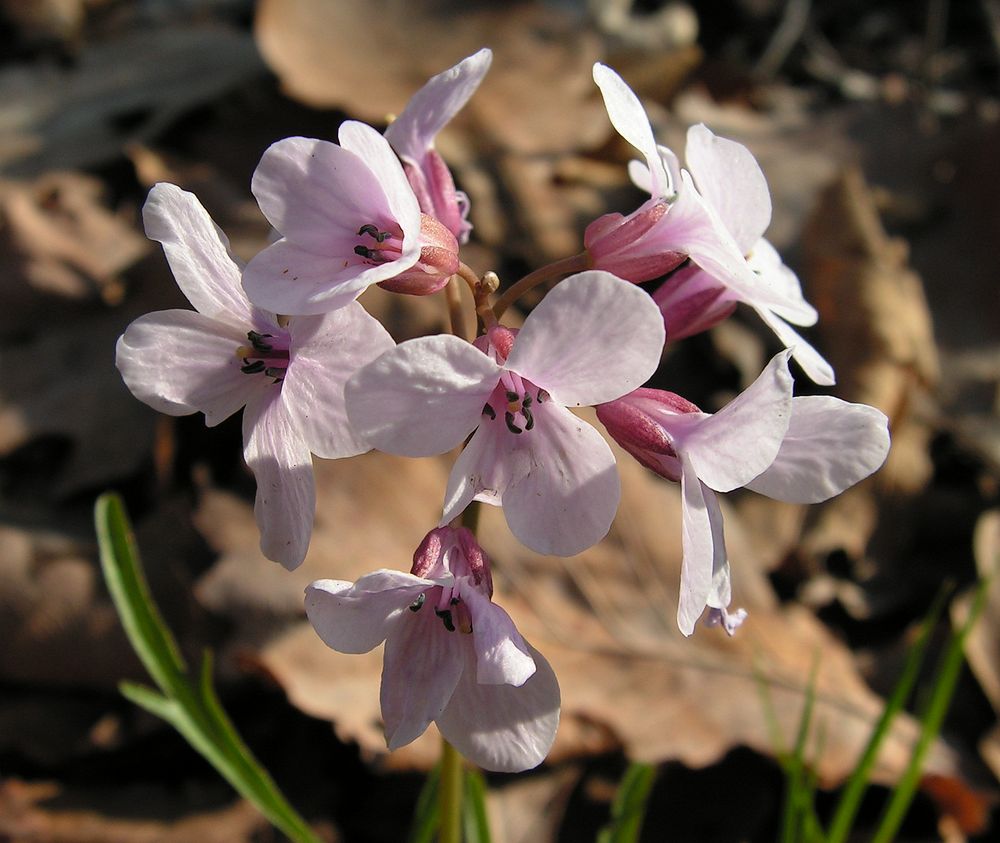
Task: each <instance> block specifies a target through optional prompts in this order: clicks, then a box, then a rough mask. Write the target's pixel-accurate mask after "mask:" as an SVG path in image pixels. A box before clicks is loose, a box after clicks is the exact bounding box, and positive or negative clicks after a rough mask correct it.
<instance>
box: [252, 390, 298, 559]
mask: <svg viewBox="0 0 1000 843" xmlns="http://www.w3.org/2000/svg"><path fill="white" fill-rule="evenodd" d="M243 456H244V458H245V459H246V462H247V465H248V466H250V470H251V471H252V472H253V474H254V477H255V478H256V479H257V499H256V501H255V503H254V508H253V511H254V516H255V517H256V519H257V527H258V528H259V529H260V550H261V553H263V554H264V555H265V556H266V557H267V558H268V559H272V560H274V561H275V562H280V563H281V564H282V565H284V566H285V567H286V568H288V570H292V569H293V568H297V567H298V566H299V565H300V564H302V560H303V559H305V556H306V550H308V548H309V537H310V535H311V533H312V525H313V515H314V513H315V511H316V487H315V484H314V482H313V470H312V457H311V456H310V454H309V448H308V447H307V446H306V444H305V442H303V441H302V438H301V437H300V435H299V432H298V431H297V430H296V429H295V427H294V424H293V421H292V418H291V416H290V415H289V413H288V412H287V408H286V406H285V403H284V401H283V400H282V395H281V392H280V391H279V390H278V389H274V390H271V391H269V392H266V393H264V394H263V395H260V396H255V397H254V399H253V400H251V401H249V402H248V403H247V406H246V409H245V410H244V411H243Z"/></svg>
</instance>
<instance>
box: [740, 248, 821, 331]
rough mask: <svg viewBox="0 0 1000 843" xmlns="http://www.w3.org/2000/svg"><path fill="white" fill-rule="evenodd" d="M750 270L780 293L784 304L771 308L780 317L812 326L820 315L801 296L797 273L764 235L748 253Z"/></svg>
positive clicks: (797, 323) (798, 323)
mask: <svg viewBox="0 0 1000 843" xmlns="http://www.w3.org/2000/svg"><path fill="white" fill-rule="evenodd" d="M747 264H748V265H749V267H750V269H751V270H753V271H754V272H756V273H757V274H758V275H760V276H761V277H764V278H766V281H767V283H768V284H769V285H770V286H771V287H773V288H774V289H775V290H778V291H780V292H781V295H782V296H783V298H784V300H785V303H784V304H783V305H780V306H777V305H776V306H774V307H772V308H771V310H773V311H774V312H775V313H776V314H777V315H778V316H780V317H781V318H782V319H787V320H788V321H789V322H792V323H794V324H796V325H806V326H808V325H815V324H816V320H817V319H818V318H819V314H817V313H816V308H815V307H813V306H812V305H811V304H809V302H807V301H806V300H805V299H804V298H803V297H802V285H801V284H799V278H798V276H797V275H796V274H795V273H794V272H792V270H790V269H789V268H788V267H787V266H785V264H784V262H783V261H782V260H781V255H779V254H778V250H777V249H775V248H774V246H772V245H771V244H770V243H769V242H768V241H767V240H765V239H764V238H763V237H761V238H760V240H758V241H757V242H756V243H755V244H754V246H753V249H752V250H751V252H750V254H749V255H748V256H747Z"/></svg>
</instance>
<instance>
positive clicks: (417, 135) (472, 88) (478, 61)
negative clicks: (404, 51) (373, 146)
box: [385, 47, 493, 164]
mask: <svg viewBox="0 0 1000 843" xmlns="http://www.w3.org/2000/svg"><path fill="white" fill-rule="evenodd" d="M492 60H493V53H492V51H491V50H489V49H488V48H486V47H484V48H483V49H481V50H479V52H477V53H474V54H473V55H471V56H469V57H468V58H466V59H463V60H462V61H460V62H459V63H458V64H456V65H455V66H454V67H450V68H448V70H445V71H443V72H442V73H439V74H437V75H436V76H432V77H431V78H430V79H429V80H427V83H426V84H425V85H424V86H423V87H422V88H421V89H420V90H419V91H417V92H416V93H415V94H414V95H413V96H412V97H410V101H409V102H408V103H407V104H406V108H404V109H403V113H402V114H400V115H399V117H397V118H396V119H395V120H393V121H392V123H390V124H389V128H387V129H386V130H385V137H386V140H388V141H389V143H390V144H391V145H392V148H393V149H394V150H396V152H397V153H398V154H399V157H400V158H404V159H405V158H409V159H410V161H411V163H413V164H416V163H417V162H419V161H420V159H421V158H422V157H423V154H424V152H426V151H427V150H428V149H430V148H431V147H432V146H433V145H434V136H435V135H437V133H438V132H440V131H441V130H442V129H443V128H444V127H445V125H446V124H447V123H448V122H449V121H450V120H451V118H452V117H454V116H455V115H456V114H458V112H459V111H460V110H461V109H462V107H463V106H464V105H465V104H466V103H467V102H468V101H469V97H471V96H472V95H473V94H474V93H475V92H476V88H478V87H479V83H480V82H482V81H483V77H484V76H485V75H486V71H487V70H489V69H490V62H491V61H492Z"/></svg>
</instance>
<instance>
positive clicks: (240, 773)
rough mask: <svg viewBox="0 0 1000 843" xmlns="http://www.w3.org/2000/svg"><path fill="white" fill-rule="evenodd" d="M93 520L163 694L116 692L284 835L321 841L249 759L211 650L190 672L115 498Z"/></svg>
mask: <svg viewBox="0 0 1000 843" xmlns="http://www.w3.org/2000/svg"><path fill="white" fill-rule="evenodd" d="M94 520H95V524H96V528H97V541H98V544H99V546H100V553H101V567H102V569H103V571H104V579H105V582H106V583H107V585H108V591H109V592H110V594H111V598H112V599H113V600H114V603H115V608H116V609H117V610H118V615H119V617H120V618H121V620H122V625H123V626H124V628H125V633H126V635H128V639H129V641H130V642H131V643H132V647H133V648H134V649H135V651H136V653H137V655H138V656H139V658H140V659H141V660H142V663H143V665H145V667H146V669H147V670H148V671H149V674H150V676H152V677H153V679H154V680H155V682H156V684H157V685H158V686H159V688H160V691H161V692H162V693H157V692H156V691H154V690H153V689H151V688H147V687H145V686H143V685H137V684H135V683H131V682H123V683H122V684H121V691H122V694H124V695H125V696H126V697H127V698H128V699H129V700H131V701H132V702H134V703H135V704H136V705H139V706H141V707H142V708H144V709H146V710H147V711H150V712H152V713H153V714H155V715H157V716H158V717H161V718H163V719H164V720H166V721H167V722H168V723H170V725H172V726H173V727H174V728H175V729H177V731H178V732H180V733H181V735H183V736H184V738H185V739H186V740H187V742H188V743H189V744H191V746H192V747H194V748H195V749H196V750H197V751H198V752H199V753H200V754H201V755H202V756H204V758H205V759H206V760H207V761H208V762H209V763H210V764H211V765H212V766H213V767H215V769H216V770H217V771H218V772H219V773H220V774H221V775H222V776H223V777H224V778H225V779H226V781H228V782H229V783H230V784H231V785H232V786H233V787H234V788H235V789H236V790H237V791H238V792H239V793H240V794H241V795H242V796H244V797H245V798H246V799H248V800H250V801H251V802H253V804H254V805H256V806H257V808H258V809H259V810H260V812H261V813H262V814H263V815H264V816H265V817H267V819H268V820H269V821H270V822H271V823H272V824H273V825H274V826H275V827H277V828H278V829H280V830H281V831H282V832H284V833H285V835H287V836H288V838H289V839H290V840H292V841H294V843H320V840H319V838H318V837H317V836H316V835H315V834H314V833H313V831H312V829H311V828H310V827H309V825H308V823H306V822H305V820H303V819H302V818H301V817H300V816H299V815H298V814H297V813H296V811H295V809H294V808H292V806H291V805H290V804H289V803H288V801H287V800H286V799H285V797H284V796H283V795H282V793H281V791H280V790H278V788H277V786H276V785H275V784H274V781H273V780H272V779H271V777H270V776H269V775H268V773H267V771H266V770H265V769H264V768H263V767H262V766H261V765H260V763H259V762H258V761H257V760H256V759H255V758H254V757H253V753H251V752H250V749H249V748H248V747H247V745H246V744H245V743H244V742H243V739H242V738H241V737H240V736H239V733H238V732H237V731H236V728H235V727H234V726H233V724H232V722H231V721H230V720H229V717H228V716H227V715H226V713H225V711H224V710H223V708H222V705H221V703H220V702H219V698H218V695H217V694H216V693H215V688H214V686H213V684H212V659H211V655H210V654H209V653H207V652H206V654H205V657H204V660H203V661H202V665H201V671H200V673H199V676H198V680H197V682H193V681H192V680H191V678H190V677H189V676H188V673H187V665H186V663H185V662H184V659H183V658H182V656H181V654H180V650H179V648H178V647H177V642H176V640H175V639H174V637H173V635H172V634H171V632H170V630H169V629H168V627H167V626H166V624H165V623H164V622H163V618H162V616H161V615H160V612H159V610H158V609H157V607H156V603H155V602H154V601H153V598H152V595H151V594H150V592H149V586H148V584H147V582H146V577H145V575H144V573H143V570H142V565H141V563H140V561H139V553H138V551H137V549H136V545H135V538H134V536H133V534H132V527H131V525H130V524H129V522H128V516H127V515H126V514H125V507H124V504H123V503H122V500H121V498H120V497H119V496H118V495H115V494H105V495H101V497H100V498H98V500H97V504H96V506H95V507H94Z"/></svg>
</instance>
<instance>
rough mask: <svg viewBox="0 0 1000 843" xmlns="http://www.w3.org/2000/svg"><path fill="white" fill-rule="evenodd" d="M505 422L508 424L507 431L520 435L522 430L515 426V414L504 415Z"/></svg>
mask: <svg viewBox="0 0 1000 843" xmlns="http://www.w3.org/2000/svg"><path fill="white" fill-rule="evenodd" d="M503 420H504V421H505V422H506V423H507V430H509V431H510V432H511V433H520V432H521V428H519V427H518V426H517V425H516V424H514V414H513V413H504V414H503Z"/></svg>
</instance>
